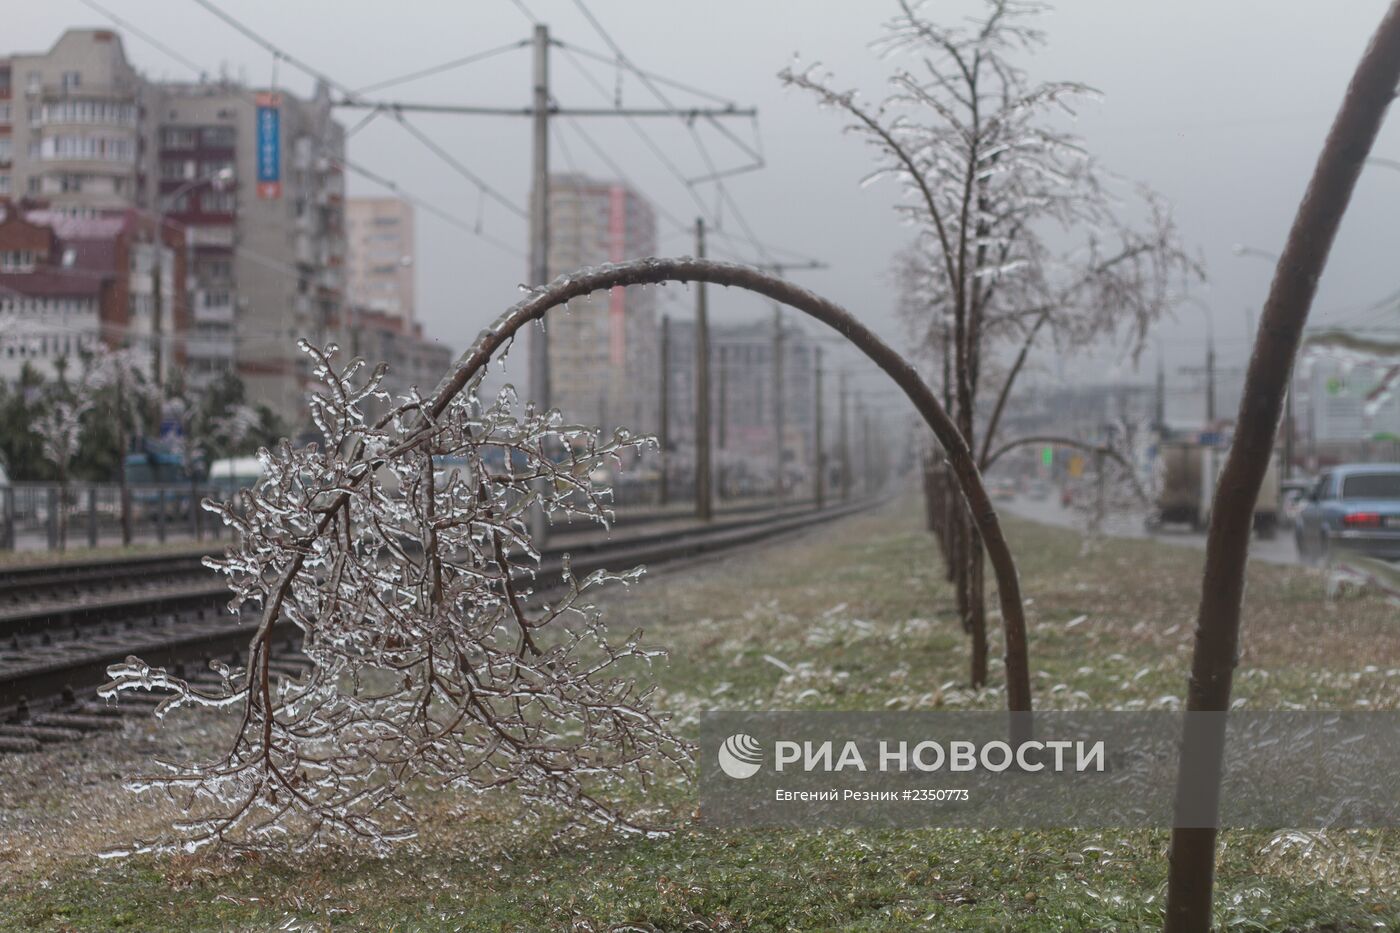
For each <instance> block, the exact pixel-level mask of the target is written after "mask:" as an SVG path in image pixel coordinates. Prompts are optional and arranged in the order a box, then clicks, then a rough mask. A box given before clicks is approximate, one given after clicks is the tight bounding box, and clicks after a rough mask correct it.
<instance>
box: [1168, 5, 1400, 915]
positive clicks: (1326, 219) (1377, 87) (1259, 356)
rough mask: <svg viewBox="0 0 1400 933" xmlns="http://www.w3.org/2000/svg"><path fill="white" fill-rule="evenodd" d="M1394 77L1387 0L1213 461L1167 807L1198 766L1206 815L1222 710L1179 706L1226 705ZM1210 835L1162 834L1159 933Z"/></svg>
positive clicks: (1395, 50)
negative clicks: (1251, 591)
mask: <svg viewBox="0 0 1400 933" xmlns="http://www.w3.org/2000/svg"><path fill="white" fill-rule="evenodd" d="M1397 84H1400V0H1392V3H1391V4H1390V7H1389V8H1388V10H1387V11H1386V13H1385V16H1384V17H1383V18H1382V20H1381V23H1380V25H1379V26H1378V27H1377V29H1376V32H1375V35H1374V36H1373V37H1372V39H1371V43H1370V45H1369V46H1368V47H1367V49H1366V51H1365V53H1364V54H1363V55H1362V57H1361V61H1360V62H1359V63H1358V64H1357V67H1356V71H1355V73H1354V74H1353V76H1352V79H1351V84H1350V85H1349V86H1348V87H1347V90H1346V95H1345V97H1344V98H1343V99H1342V104H1341V107H1340V109H1339V110H1338V112H1337V116H1336V119H1335V120H1334V121H1333V123H1332V128H1331V130H1330V131H1329V133H1328V135H1327V140H1326V142H1325V143H1324V144H1323V148H1322V152H1321V154H1320V155H1319V156H1318V159H1317V165H1316V166H1315V167H1314V169H1313V175H1312V179H1311V181H1310V182H1309V183H1308V190H1307V192H1306V193H1305V194H1304V195H1303V201H1302V204H1300V205H1299V207H1298V213H1297V214H1296V215H1295V216H1294V218H1293V226H1292V228H1291V229H1290V231H1289V234H1288V241H1287V243H1286V244H1285V245H1284V249H1283V254H1282V255H1281V256H1280V257H1279V260H1278V267H1277V268H1276V269H1275V271H1274V278H1273V281H1272V283H1271V284H1270V286H1269V295H1268V298H1267V299H1266V300H1265V302H1264V310H1263V313H1262V314H1261V315H1260V318H1259V331H1258V334H1257V336H1256V337H1255V341H1254V352H1253V355H1251V357H1250V360H1249V370H1248V372H1247V374H1246V376H1245V385H1244V393H1243V395H1242V397H1241V399H1240V409H1239V415H1238V416H1237V419H1236V422H1235V424H1236V428H1235V441H1234V443H1233V444H1232V445H1231V446H1230V452H1229V454H1228V455H1227V456H1226V458H1225V465H1224V467H1223V468H1222V469H1221V472H1220V479H1219V481H1218V482H1217V483H1216V497H1215V501H1213V502H1212V504H1211V515H1210V532H1209V534H1208V536H1207V538H1206V561H1205V574H1204V577H1203V579H1202V581H1201V601H1200V606H1199V609H1198V610H1197V617H1196V640H1195V649H1194V651H1193V653H1192V657H1191V680H1190V684H1189V686H1188V689H1187V699H1186V708H1187V710H1188V716H1187V722H1186V727H1185V731H1184V737H1183V742H1182V755H1181V763H1180V766H1179V767H1180V773H1179V776H1178V780H1177V802H1178V806H1181V805H1183V804H1184V803H1186V800H1185V798H1184V796H1183V795H1186V794H1196V793H1199V792H1200V791H1199V787H1200V775H1202V774H1207V775H1211V776H1212V777H1213V778H1214V784H1213V789H1214V792H1215V795H1214V796H1215V799H1213V800H1211V801H1209V802H1210V803H1211V804H1212V805H1214V806H1215V807H1216V808H1217V812H1218V806H1219V793H1220V775H1221V761H1222V755H1223V752H1224V747H1225V723H1224V719H1225V718H1224V717H1223V716H1210V715H1207V716H1204V717H1199V716H1191V715H1189V714H1190V713H1201V712H1204V713H1218V712H1224V711H1226V710H1228V709H1229V708H1230V693H1231V689H1232V687H1233V685H1234V674H1235V667H1236V665H1237V664H1238V663H1239V637H1240V607H1241V604H1242V603H1243V601H1244V579H1245V566H1246V562H1247V560H1248V556H1249V540H1250V532H1251V530H1252V524H1253V513H1254V504H1255V501H1256V500H1257V499H1258V498H1259V488H1260V486H1261V485H1262V484H1263V481H1264V473H1265V471H1266V470H1267V469H1268V464H1269V460H1270V457H1271V456H1272V453H1273V448H1274V438H1275V435H1276V434H1277V432H1278V424H1279V418H1280V416H1281V414H1282V412H1283V397H1284V393H1285V391H1286V390H1287V387H1288V381H1289V377H1290V374H1291V372H1292V370H1293V363H1294V360H1295V358H1296V357H1297V354H1298V347H1299V344H1300V343H1301V341H1302V336H1303V328H1304V326H1305V325H1306V324H1307V320H1308V312H1309V310H1310V309H1311V307H1312V301H1313V297H1314V296H1315V294H1316V292H1317V283H1318V280H1319V279H1320V278H1321V277H1322V271H1323V269H1324V268H1325V267H1326V265H1327V257H1328V254H1329V253H1330V252H1331V249H1332V242H1333V240H1335V239H1336V235H1337V229H1338V228H1339V227H1340V226H1341V222H1342V216H1343V215H1344V214H1345V213H1346V209H1347V205H1348V203H1349V202H1350V201H1351V195H1352V191H1353V190H1354V189H1355V187H1356V180H1357V178H1358V177H1359V176H1360V174H1361V169H1362V166H1363V164H1364V162H1365V159H1366V156H1367V154H1368V153H1369V152H1370V151H1371V147H1372V146H1373V145H1374V144H1375V140H1376V136H1377V134H1378V133H1379V132H1380V127H1381V124H1382V122H1383V121H1384V119H1385V114H1386V112H1387V111H1388V110H1389V108H1390V107H1391V106H1392V103H1393V101H1394V100H1395V96H1396V87H1397ZM1196 802H1197V803H1199V801H1196ZM1217 835H1218V830H1216V829H1214V828H1186V827H1178V828H1176V829H1174V830H1173V831H1172V840H1171V854H1170V862H1171V864H1170V867H1169V871H1168V876H1167V918H1166V929H1167V931H1168V933H1198V931H1205V930H1209V929H1210V926H1211V900H1212V895H1213V892H1214V888H1215V854H1216V853H1215V843H1216V837H1217Z"/></svg>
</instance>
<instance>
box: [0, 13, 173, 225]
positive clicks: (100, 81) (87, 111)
mask: <svg viewBox="0 0 1400 933" xmlns="http://www.w3.org/2000/svg"><path fill="white" fill-rule="evenodd" d="M152 93H153V89H152V86H151V85H150V84H148V83H147V82H146V81H145V80H144V79H142V77H141V76H140V75H139V74H138V73H137V72H136V70H135V69H133V68H132V67H131V65H130V64H129V63H128V62H127V60H126V55H125V53H124V52H123V50H122V42H121V38H120V37H119V36H118V35H117V34H116V33H115V32H113V31H111V30H108V29H72V30H69V31H68V32H65V33H64V34H63V36H62V37H61V38H59V40H58V41H57V42H56V43H54V46H53V48H51V49H49V50H48V51H47V52H40V53H34V54H17V55H12V56H10V57H9V58H3V57H0V139H3V140H4V141H3V142H0V196H6V197H10V198H20V197H30V198H42V199H44V200H45V201H47V202H49V203H51V204H53V205H54V206H55V207H58V208H70V207H83V208H107V209H110V208H121V207H128V206H132V205H137V206H149V203H150V200H151V197H152V191H153V189H152V188H151V179H152V178H153V170H154V162H153V153H154V146H153V145H152V143H153V139H152V133H153V127H154V124H153V123H152V121H150V120H149V119H145V115H146V114H147V113H148V110H149V108H150V106H151V97H152Z"/></svg>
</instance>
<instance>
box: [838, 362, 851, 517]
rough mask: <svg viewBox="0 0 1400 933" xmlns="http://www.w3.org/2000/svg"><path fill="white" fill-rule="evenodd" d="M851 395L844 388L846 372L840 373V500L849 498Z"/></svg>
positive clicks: (843, 500)
mask: <svg viewBox="0 0 1400 933" xmlns="http://www.w3.org/2000/svg"><path fill="white" fill-rule="evenodd" d="M850 402H851V396H850V392H849V391H848V390H847V388H846V373H845V371H844V370H843V371H842V373H841V407H840V409H839V410H838V412H839V418H840V421H839V422H838V427H837V433H838V434H839V437H840V441H841V501H842V502H845V501H847V500H848V499H850V498H851V448H850V435H849V434H848V433H847V422H848V420H849V416H848V409H849V408H850Z"/></svg>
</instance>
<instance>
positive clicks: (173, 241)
mask: <svg viewBox="0 0 1400 933" xmlns="http://www.w3.org/2000/svg"><path fill="white" fill-rule="evenodd" d="M185 260H186V250H185V242H184V231H183V230H181V229H180V228H178V227H175V226H172V225H169V224H165V225H158V224H157V223H156V222H155V220H154V219H153V218H151V217H149V216H148V215H146V214H144V213H142V212H140V211H136V210H133V209H130V208H128V209H126V210H116V211H98V212H95V213H93V214H90V215H84V216H78V217H75V216H73V215H72V214H67V213H59V212H56V211H52V210H34V211H28V212H21V211H18V210H15V209H8V210H6V211H5V216H4V219H3V220H0V379H3V380H5V381H6V382H14V381H15V380H17V379H18V378H19V377H20V374H21V372H22V371H23V370H24V367H25V366H26V365H28V366H29V367H31V368H32V369H33V370H34V371H36V372H37V373H39V374H40V375H42V376H44V377H45V378H50V379H51V378H54V377H56V376H58V375H59V374H60V372H63V371H66V372H67V373H68V375H70V376H72V375H74V374H76V373H77V372H78V368H79V365H80V360H81V357H82V356H83V355H85V354H88V353H91V352H93V351H95V350H96V349H97V347H98V344H99V343H101V344H105V345H106V346H107V347H109V348H112V349H116V348H118V347H129V348H131V349H133V350H134V351H135V352H136V357H137V362H138V364H139V365H141V366H142V367H143V368H144V369H146V370H147V371H148V372H153V371H154V370H155V367H156V360H157V358H161V359H163V361H164V362H165V369H166V370H167V371H168V370H169V368H170V367H176V366H179V367H183V366H184V365H185V362H186V356H185V339H184V337H185V334H186V332H187V329H188V326H189V319H188V314H187V311H186V309H187V308H188V306H189V302H188V295H187V292H186V278H187V276H186V272H187V270H186V265H185ZM157 277H159V281H158V282H157Z"/></svg>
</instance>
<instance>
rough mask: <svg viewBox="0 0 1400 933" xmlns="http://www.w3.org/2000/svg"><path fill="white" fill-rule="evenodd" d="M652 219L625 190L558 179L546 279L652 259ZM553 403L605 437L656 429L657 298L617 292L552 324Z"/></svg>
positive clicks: (585, 302) (581, 302)
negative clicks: (619, 430) (616, 431)
mask: <svg viewBox="0 0 1400 933" xmlns="http://www.w3.org/2000/svg"><path fill="white" fill-rule="evenodd" d="M655 253H656V214H655V212H654V211H653V210H652V207H651V205H650V204H648V203H647V201H646V199H645V198H643V197H642V196H641V195H640V194H638V193H637V192H636V191H634V190H632V189H631V188H629V187H628V186H627V185H625V184H623V183H622V182H616V181H599V180H597V179H592V178H587V177H585V176H583V175H555V176H553V177H551V178H550V183H549V275H550V277H551V278H553V277H554V276H556V275H561V274H563V273H565V272H572V271H573V270H575V269H580V268H583V267H586V266H594V265H598V264H600V263H605V262H618V261H621V260H624V259H636V258H639V257H643V256H652V255H655ZM548 328H549V376H550V393H551V402H552V403H553V404H554V406H555V407H557V408H559V409H560V410H561V411H563V412H564V414H565V415H566V416H567V417H570V418H572V419H576V420H578V421H581V422H583V423H588V424H595V425H597V426H599V427H600V428H602V429H603V430H604V431H611V430H612V429H613V428H615V427H625V428H628V429H629V430H633V431H655V430H656V428H657V424H658V420H657V411H658V410H657V388H658V379H659V372H660V367H659V366H658V364H657V356H656V354H657V328H656V297H655V294H654V292H652V291H650V290H648V289H641V288H614V289H612V290H611V291H610V292H608V293H607V294H593V295H590V296H588V297H586V298H578V299H575V300H574V301H571V302H570V303H569V308H568V310H567V311H561V312H558V313H555V314H553V315H551V316H550V318H549V323H548Z"/></svg>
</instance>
